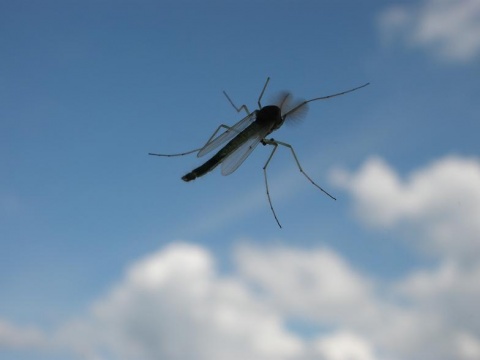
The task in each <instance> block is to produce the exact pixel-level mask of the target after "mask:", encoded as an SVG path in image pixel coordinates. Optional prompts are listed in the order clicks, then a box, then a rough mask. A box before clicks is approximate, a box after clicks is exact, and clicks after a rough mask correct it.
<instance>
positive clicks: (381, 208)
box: [332, 156, 480, 261]
mask: <svg viewBox="0 0 480 360" xmlns="http://www.w3.org/2000/svg"><path fill="white" fill-rule="evenodd" d="M332 179H333V181H334V182H335V183H336V184H337V185H339V186H342V187H344V188H345V189H347V190H348V191H349V192H350V193H351V194H352V196H353V197H354V201H355V205H354V207H355V211H356V213H357V215H358V217H359V218H360V219H361V220H362V221H364V222H365V223H366V224H368V225H370V226H373V227H382V228H392V227H409V228H414V229H417V230H420V231H421V232H422V235H424V236H422V241H421V242H420V244H421V245H423V246H424V247H425V248H426V249H427V250H428V251H430V252H434V253H437V254H441V255H442V256H446V257H452V258H462V259H463V260H465V261H466V260H469V259H476V258H477V257H478V255H480V241H479V234H480V221H479V220H478V219H479V214H480V163H479V162H478V161H477V160H476V159H466V158H459V157H453V156H452V157H446V158H444V159H441V160H439V161H436V162H434V163H433V164H431V165H429V166H427V167H426V168H423V169H421V170H418V171H416V172H413V173H412V174H410V175H409V176H408V177H406V178H405V179H402V178H401V177H400V176H399V175H398V174H397V173H396V172H395V171H394V170H393V169H392V168H391V167H390V166H388V165H387V164H386V163H385V162H384V161H383V160H381V159H379V158H371V159H370V160H368V161H367V162H366V163H365V164H364V165H363V167H362V168H361V169H360V170H359V171H358V172H357V173H356V174H350V173H348V172H347V171H345V170H341V169H337V170H335V171H334V172H333V173H332ZM417 242H418V241H417Z"/></svg>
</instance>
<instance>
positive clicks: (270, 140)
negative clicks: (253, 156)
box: [263, 139, 337, 200]
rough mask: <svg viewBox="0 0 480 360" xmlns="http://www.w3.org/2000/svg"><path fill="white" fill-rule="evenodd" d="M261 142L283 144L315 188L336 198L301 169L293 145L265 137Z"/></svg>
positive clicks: (299, 168)
mask: <svg viewBox="0 0 480 360" xmlns="http://www.w3.org/2000/svg"><path fill="white" fill-rule="evenodd" d="M263 144H265V145H266V144H268V145H274V146H277V145H282V146H285V147H287V148H289V149H290V150H291V152H292V155H293V158H294V159H295V162H296V163H297V166H298V170H300V172H301V173H302V174H303V175H304V176H305V177H306V178H307V179H308V180H309V181H310V182H311V183H312V184H313V185H315V186H316V187H317V188H319V189H320V190H321V191H323V192H324V193H325V194H327V195H328V196H329V197H331V198H332V199H333V200H337V199H336V198H334V197H333V196H332V195H330V194H329V193H328V192H327V191H325V190H324V189H322V188H321V187H320V186H319V185H317V184H316V183H315V181H313V180H312V179H311V178H310V176H308V175H307V173H306V172H305V171H303V169H302V166H301V165H300V162H299V161H298V158H297V155H296V154H295V151H294V150H293V146H292V145H290V144H287V143H284V142H282V141H277V140H274V139H268V140H267V139H265V140H263Z"/></svg>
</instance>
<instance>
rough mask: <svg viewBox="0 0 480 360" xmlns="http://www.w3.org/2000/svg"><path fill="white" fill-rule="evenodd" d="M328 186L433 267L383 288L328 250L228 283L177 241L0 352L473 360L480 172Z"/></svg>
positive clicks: (281, 252)
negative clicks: (77, 312)
mask: <svg viewBox="0 0 480 360" xmlns="http://www.w3.org/2000/svg"><path fill="white" fill-rule="evenodd" d="M332 179H333V180H334V182H335V183H336V184H337V185H338V186H341V187H343V188H344V189H345V190H346V191H348V192H349V193H350V194H351V196H352V200H353V208H354V209H355V210H356V212H355V213H356V216H357V218H358V220H359V221H361V222H363V223H364V224H365V225H366V226H369V227H371V228H373V229H389V230H390V231H396V230H398V229H399V228H400V227H404V226H407V227H408V228H409V231H408V232H406V233H405V236H407V237H408V239H406V240H407V241H409V243H411V244H418V245H419V246H420V248H421V249H422V251H427V250H430V252H431V256H434V257H435V259H436V265H434V266H429V267H424V268H414V269H411V271H410V272H409V273H407V274H405V275H404V276H403V277H401V278H399V279H396V280H379V279H378V278H377V277H376V276H375V274H367V273H362V272H361V271H359V270H358V269H356V268H355V267H354V266H352V265H351V264H350V263H349V262H348V260H347V259H345V258H344V257H343V256H342V255H341V254H339V253H337V252H335V251H333V250H332V249H329V248H327V247H323V246H319V247H317V248H313V249H302V248H297V247H292V246H288V247H287V246H263V247H260V246H256V245H247V244H241V245H239V246H238V247H237V248H236V249H235V250H234V254H233V256H234V259H235V266H234V269H233V271H232V272H231V273H230V274H228V275H226V274H223V273H221V272H220V271H219V270H218V269H217V267H216V262H215V259H214V257H213V256H212V254H211V253H210V252H209V251H208V250H207V249H205V248H204V247H201V246H198V245H193V244H189V243H181V242H174V243H172V244H170V245H169V246H167V247H165V248H163V249H160V250H159V251H157V252H156V253H153V254H150V255H149V256H146V257H144V258H142V259H138V260H137V261H136V262H134V263H133V264H132V265H131V266H129V268H128V269H127V270H126V272H125V274H124V276H123V278H122V279H121V280H120V281H119V283H118V284H116V285H114V286H112V287H111V288H110V289H109V290H108V291H107V292H106V293H105V294H104V295H103V296H101V297H99V299H98V300H97V301H96V302H95V303H94V304H91V306H90V309H89V310H88V312H87V313H86V314H85V315H82V316H78V317H77V318H76V319H72V320H71V321H69V322H68V323H66V324H63V325H62V326H61V327H59V328H58V329H56V330H54V331H51V332H49V331H46V330H43V329H39V328H35V327H28V328H27V327H22V326H19V325H16V324H12V323H8V322H5V321H2V322H0V351H1V349H9V350H10V351H12V350H17V351H21V350H22V349H29V350H30V351H32V349H33V350H34V351H38V352H39V353H40V352H43V353H44V352H45V351H50V352H61V353H62V354H65V357H69V358H72V359H92V360H93V359H121V360H122V359H141V360H150V359H168V360H170V359H175V360H178V359H181V360H190V359H192V360H193V359H200V360H202V359H205V360H206V359H227V360H236V359H249V360H270V359H272V360H273V359H285V360H289V359H292V360H396V359H398V360H400V359H401V360H417V359H418V360H430V359H431V360H453V359H464V360H473V359H478V358H480V318H479V317H478V316H476V315H477V309H478V303H480V280H479V279H480V261H479V260H478V257H475V256H472V254H473V253H475V252H476V251H478V234H479V232H478V225H477V224H476V222H475V221H473V219H475V216H478V214H479V204H480V163H479V162H478V161H477V160H476V159H468V158H460V157H446V158H443V159H440V160H438V161H436V162H434V163H432V164H429V165H426V166H425V167H423V168H421V169H418V170H417V171H414V172H412V173H411V174H409V175H407V176H400V175H399V174H398V173H397V172H396V171H395V170H394V169H393V168H392V167H391V166H389V165H388V164H387V163H386V162H385V161H383V160H382V159H380V158H372V159H370V160H368V161H366V162H365V164H364V165H363V166H362V167H361V168H360V169H359V170H357V171H353V172H350V171H347V170H345V169H337V170H335V171H333V172H332ZM292 323H296V324H300V325H299V326H292ZM301 324H309V326H310V330H308V329H307V327H305V326H303V327H302V325H301ZM312 325H313V326H312ZM312 328H313V330H312Z"/></svg>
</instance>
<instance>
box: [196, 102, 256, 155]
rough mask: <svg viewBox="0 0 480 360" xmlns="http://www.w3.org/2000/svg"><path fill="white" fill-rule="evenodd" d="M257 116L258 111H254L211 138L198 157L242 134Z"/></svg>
mask: <svg viewBox="0 0 480 360" xmlns="http://www.w3.org/2000/svg"><path fill="white" fill-rule="evenodd" d="M256 118H257V112H256V111H254V112H252V113H251V114H250V115H247V116H245V117H244V118H243V119H242V120H240V121H239V122H237V123H236V124H235V125H233V126H232V127H231V128H230V129H228V130H226V131H224V132H223V133H222V134H220V135H218V136H217V137H216V138H215V139H211V140H210V141H209V142H208V143H207V144H206V145H205V146H204V147H203V148H201V149H200V151H199V152H198V154H197V157H202V156H203V155H205V154H207V153H209V152H210V151H212V150H213V149H216V148H217V147H219V146H220V145H222V144H224V143H226V142H227V141H230V140H232V139H233V138H234V137H235V136H237V135H238V134H240V133H241V132H242V131H243V130H244V129H245V128H246V127H247V126H248V125H250V124H251V123H253V122H254V121H255V119H256Z"/></svg>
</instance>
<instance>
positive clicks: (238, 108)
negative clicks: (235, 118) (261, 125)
mask: <svg viewBox="0 0 480 360" xmlns="http://www.w3.org/2000/svg"><path fill="white" fill-rule="evenodd" d="M223 95H225V96H226V97H227V99H228V101H229V102H230V104H231V105H232V106H233V108H234V109H235V110H237V113H239V112H240V111H242V109H243V110H245V112H246V113H247V115H250V114H251V112H250V110H248V108H247V105H245V104H243V105H242V106H240V107H236V106H235V104H234V103H233V101H232V99H230V96H228V95H227V93H226V92H225V90H224V91H223Z"/></svg>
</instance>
